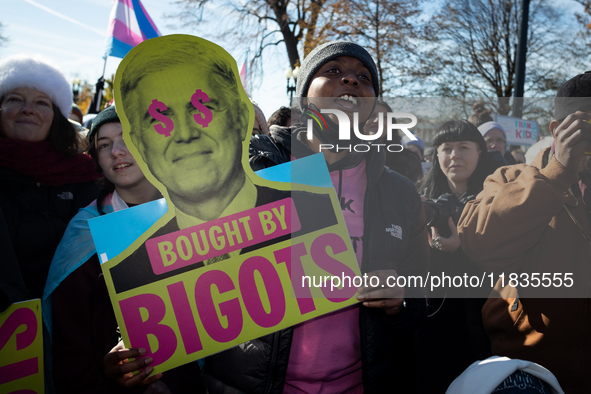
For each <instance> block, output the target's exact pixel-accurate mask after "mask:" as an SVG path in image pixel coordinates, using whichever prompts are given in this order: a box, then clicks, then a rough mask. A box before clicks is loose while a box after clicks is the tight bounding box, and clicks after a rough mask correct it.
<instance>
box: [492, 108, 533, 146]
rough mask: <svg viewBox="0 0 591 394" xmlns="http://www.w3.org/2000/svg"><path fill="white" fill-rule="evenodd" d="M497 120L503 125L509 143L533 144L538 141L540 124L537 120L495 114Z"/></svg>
mask: <svg viewBox="0 0 591 394" xmlns="http://www.w3.org/2000/svg"><path fill="white" fill-rule="evenodd" d="M495 122H497V123H498V124H500V125H501V126H503V129H504V130H505V133H506V134H507V143H508V144H509V145H533V144H535V143H536V142H538V139H539V136H540V125H539V124H538V122H536V121H535V120H526V119H521V118H514V117H511V116H504V115H495Z"/></svg>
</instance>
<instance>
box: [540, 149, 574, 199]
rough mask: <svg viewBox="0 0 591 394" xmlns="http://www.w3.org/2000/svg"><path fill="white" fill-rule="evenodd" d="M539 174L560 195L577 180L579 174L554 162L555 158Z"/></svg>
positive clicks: (556, 161)
mask: <svg viewBox="0 0 591 394" xmlns="http://www.w3.org/2000/svg"><path fill="white" fill-rule="evenodd" d="M540 173H541V174H542V175H544V176H545V177H546V178H547V179H548V183H549V184H550V185H552V187H554V189H556V190H557V191H558V192H560V193H564V192H566V191H567V190H568V188H569V187H571V185H572V184H573V183H576V182H577V181H578V180H579V174H577V173H576V172H573V171H571V170H569V169H567V168H566V167H564V166H563V165H562V164H560V162H559V161H558V160H556V157H552V159H551V160H550V162H549V163H548V165H547V166H546V167H544V168H542V169H541V170H540Z"/></svg>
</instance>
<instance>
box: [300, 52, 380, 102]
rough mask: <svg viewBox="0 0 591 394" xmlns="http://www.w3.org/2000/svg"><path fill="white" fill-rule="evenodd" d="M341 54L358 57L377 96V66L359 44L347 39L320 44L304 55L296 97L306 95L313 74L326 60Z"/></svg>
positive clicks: (378, 86)
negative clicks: (368, 74)
mask: <svg viewBox="0 0 591 394" xmlns="http://www.w3.org/2000/svg"><path fill="white" fill-rule="evenodd" d="M341 56H351V57H354V58H356V59H359V60H360V61H361V62H362V63H363V64H364V65H365V67H367V69H368V70H369V72H370V74H371V80H372V82H373V90H374V92H375V94H376V97H378V96H379V92H380V83H379V77H378V68H377V67H376V64H375V63H374V61H373V59H372V57H371V55H370V54H369V53H368V52H367V51H366V50H365V48H363V47H362V46H360V45H357V44H355V43H352V42H348V41H332V42H327V43H325V44H322V45H320V46H318V47H316V48H314V50H313V51H312V52H310V53H309V54H308V56H306V58H305V59H304V61H303V62H302V66H301V67H300V71H299V74H298V81H297V86H296V97H307V96H308V88H309V87H310V83H311V82H312V78H313V77H314V74H316V72H317V71H318V70H319V69H320V67H322V66H323V65H324V64H326V62H328V61H330V60H332V59H335V58H337V57H341Z"/></svg>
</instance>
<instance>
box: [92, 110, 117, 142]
mask: <svg viewBox="0 0 591 394" xmlns="http://www.w3.org/2000/svg"><path fill="white" fill-rule="evenodd" d="M107 123H121V121H120V120H119V116H118V115H117V111H116V110H115V106H114V105H111V106H110V107H109V108H107V109H104V110H102V111H101V112H100V113H99V114H98V115H97V116H96V117H95V118H94V119H93V120H92V126H90V132H89V133H88V143H89V144H93V143H94V139H95V138H96V133H98V130H99V129H100V128H101V126H102V125H104V124H107Z"/></svg>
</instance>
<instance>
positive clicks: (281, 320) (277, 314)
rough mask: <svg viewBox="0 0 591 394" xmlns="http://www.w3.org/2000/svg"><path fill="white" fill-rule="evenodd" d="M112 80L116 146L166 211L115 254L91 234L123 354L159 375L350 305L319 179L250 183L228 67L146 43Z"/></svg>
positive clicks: (193, 43) (246, 131)
mask: <svg viewBox="0 0 591 394" xmlns="http://www.w3.org/2000/svg"><path fill="white" fill-rule="evenodd" d="M170 59H174V60H175V61H174V62H171V61H169V60H170ZM195 59H198V60H199V62H198V64H194V63H195ZM115 80H116V86H115V92H116V96H115V102H116V103H117V104H116V105H117V112H118V114H119V117H120V119H121V123H122V125H123V133H124V139H125V140H126V144H127V146H128V147H129V150H130V152H131V153H132V154H133V156H134V158H135V159H136V161H137V162H138V164H139V165H140V167H141V168H142V170H143V172H144V174H145V175H146V177H147V178H148V179H149V180H150V181H151V182H152V183H153V184H154V185H155V186H156V187H157V188H158V189H159V190H160V191H161V192H162V194H163V196H164V198H165V200H166V212H165V213H164V214H163V215H162V217H160V218H159V219H158V220H157V221H156V222H155V223H154V224H153V225H151V226H150V227H149V228H148V229H147V230H146V231H144V232H143V233H142V234H141V235H140V236H139V238H137V239H136V240H135V241H133V242H132V243H131V245H130V246H128V247H126V248H125V249H124V250H123V251H122V252H120V253H119V251H118V250H111V251H109V252H105V251H104V250H103V249H101V248H102V247H101V246H100V245H101V244H105V242H102V243H101V242H99V241H98V239H96V238H95V231H94V230H93V228H94V227H96V222H98V221H101V220H104V218H96V219H93V220H91V221H90V227H91V231H93V238H95V245H96V246H97V252H98V254H99V256H101V260H102V266H101V267H102V270H103V273H104V276H105V280H106V283H107V287H108V289H109V295H110V297H111V300H112V303H113V307H114V311H115V315H116V317H117V321H118V323H119V325H120V329H121V333H122V336H123V338H124V342H125V344H126V346H128V347H144V348H146V349H147V353H146V355H145V356H146V357H147V356H150V357H152V358H153V359H154V362H153V363H152V364H151V365H152V366H154V367H155V371H156V372H162V371H165V370H168V369H171V368H175V367H177V366H179V365H182V364H184V363H187V362H190V361H194V360H197V359H200V358H203V357H205V356H208V355H211V354H214V353H217V352H220V351H222V350H224V349H228V348H230V347H233V346H237V345H239V344H241V343H244V342H245V341H248V340H250V339H254V338H258V337H260V336H263V335H266V334H269V333H272V332H275V331H278V330H280V329H283V328H286V327H289V326H292V325H295V324H297V323H300V322H302V321H305V320H308V319H311V318H314V317H317V316H320V315H322V314H325V313H328V312H331V311H335V310H338V309H341V308H343V307H346V306H349V305H352V304H354V303H356V302H357V300H356V299H355V293H356V285H354V284H353V283H352V279H353V278H355V277H358V276H359V275H360V270H359V266H358V263H357V260H356V257H355V254H354V252H353V248H352V245H351V242H350V239H349V235H348V232H347V229H346V226H345V223H344V220H343V217H342V214H341V211H340V205H339V203H338V201H337V198H336V195H335V193H334V189H333V188H332V185H331V182H330V178H328V179H324V180H323V181H321V184H324V185H327V187H316V186H307V185H303V184H294V183H285V182H275V181H268V180H265V179H262V178H260V177H258V176H257V175H256V174H254V173H253V172H252V170H251V169H250V166H249V163H248V144H249V140H250V138H249V137H250V134H251V130H252V127H253V124H254V110H253V108H252V105H251V103H250V100H249V99H248V98H247V97H246V94H245V93H244V90H243V89H242V87H241V86H240V79H239V78H238V71H237V69H236V64H235V62H234V60H233V59H232V58H231V57H230V56H229V54H227V53H226V52H225V51H224V50H223V49H221V48H220V47H218V46H217V45H214V44H212V43H210V42H208V41H206V40H203V39H200V38H197V37H192V36H180V35H175V36H166V37H161V38H157V39H152V40H148V41H145V42H144V43H142V44H140V45H138V46H137V47H136V48H134V49H133V50H132V51H131V52H130V53H129V54H128V56H127V57H126V58H125V59H124V60H123V61H122V63H121V65H120V66H119V69H118V71H117V76H116V78H115ZM322 165H323V166H324V171H325V172H326V174H328V171H327V170H326V165H325V163H324V161H323V160H322ZM315 171H316V170H315ZM288 172H291V175H292V176H294V177H296V178H297V173H294V171H293V170H292V171H288ZM139 208H141V207H137V208H132V209H129V210H126V211H127V212H126V211H121V212H117V213H113V214H110V215H108V216H110V218H109V219H110V220H115V221H117V220H118V219H119V218H118V217H117V216H116V215H120V214H121V215H132V214H134V213H135V212H138V210H139ZM140 211H141V210H140ZM125 221H126V222H130V223H133V221H134V219H133V217H127V218H126V219H125ZM143 222H144V223H149V222H150V220H144V221H143ZM99 227H100V226H99ZM113 230H114V229H113V227H110V228H109V227H107V228H106V229H105V228H103V234H102V236H103V237H104V236H105V235H107V238H106V244H109V243H115V240H117V239H118V238H121V235H120V234H119V232H118V231H113ZM105 233H106V234H105ZM109 237H110V238H109ZM109 239H110V240H111V241H109ZM332 277H338V278H342V279H343V280H342V281H340V280H339V282H338V283H337V282H335V281H333V280H332ZM345 278H349V282H348V283H344V284H342V283H340V282H345ZM321 280H322V281H323V283H324V286H314V284H317V283H319V282H320V281H321Z"/></svg>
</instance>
